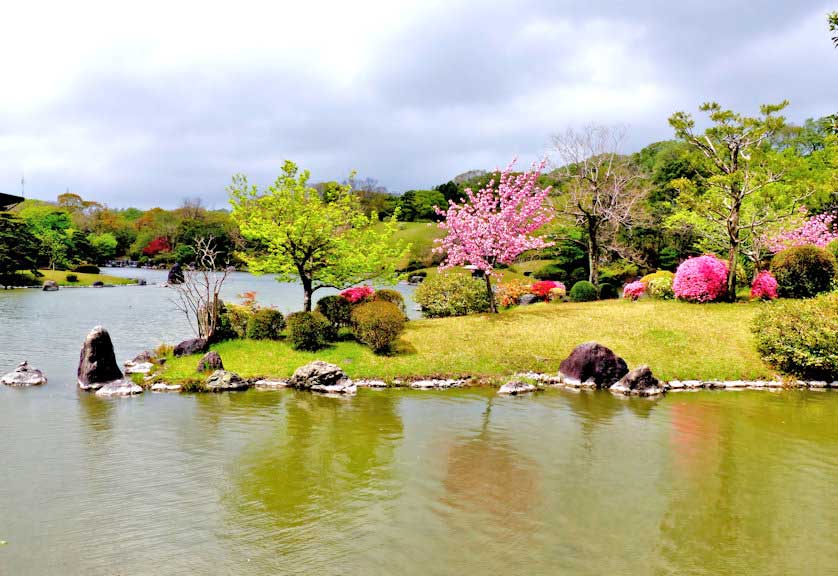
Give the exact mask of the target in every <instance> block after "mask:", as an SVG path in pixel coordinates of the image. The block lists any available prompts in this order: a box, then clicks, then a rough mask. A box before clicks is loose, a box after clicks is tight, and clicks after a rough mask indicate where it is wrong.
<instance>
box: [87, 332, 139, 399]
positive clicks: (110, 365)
mask: <svg viewBox="0 0 838 576" xmlns="http://www.w3.org/2000/svg"><path fill="white" fill-rule="evenodd" d="M76 374H77V381H78V384H79V388H81V389H82V390H99V389H100V388H102V387H104V386H106V385H109V384H113V386H111V387H110V388H109V389H110V390H111V391H112V392H113V393H116V389H117V388H119V387H120V386H122V384H123V383H124V380H123V374H122V371H121V370H120V369H119V366H118V365H117V363H116V355H115V354H114V351H113V342H111V336H110V334H108V331H107V330H105V329H104V328H103V327H102V326H96V327H95V328H94V329H93V330H91V331H90V333H89V334H88V335H87V337H86V338H85V339H84V344H83V345H82V348H81V354H80V356H79V367H78V371H77V372H76ZM132 384H133V383H132ZM129 388H130V387H129ZM138 388H139V386H138ZM140 392H142V388H140Z"/></svg>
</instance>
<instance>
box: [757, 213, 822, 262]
mask: <svg viewBox="0 0 838 576" xmlns="http://www.w3.org/2000/svg"><path fill="white" fill-rule="evenodd" d="M801 212H802V214H803V215H806V210H805V209H802V210H801ZM836 225H838V222H836V218H835V214H818V215H816V216H811V217H810V218H808V219H807V220H806V221H805V222H803V223H802V224H801V225H800V226H798V227H797V228H795V229H794V230H789V231H788V232H785V233H783V234H779V235H777V236H774V237H773V238H769V240H768V249H769V250H771V252H774V253H777V252H782V251H783V250H785V249H786V248H792V247H794V246H805V245H807V244H812V245H814V246H820V247H824V246H826V245H827V244H829V243H830V242H832V241H833V240H836V239H838V229H836Z"/></svg>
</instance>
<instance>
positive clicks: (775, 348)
mask: <svg viewBox="0 0 838 576" xmlns="http://www.w3.org/2000/svg"><path fill="white" fill-rule="evenodd" d="M752 330H753V333H754V339H755V340H756V345H757V351H758V352H759V353H760V355H761V356H762V358H763V359H764V360H765V361H766V362H767V363H768V364H770V365H772V366H774V367H775V368H776V369H778V370H780V371H782V372H785V373H787V374H794V375H795V376H798V377H801V378H807V379H813V380H827V381H834V380H838V294H826V295H823V296H819V297H817V298H813V299H810V300H778V301H775V302H772V303H770V304H766V305H764V306H763V307H761V309H760V311H759V313H758V314H757V315H756V317H755V318H754V324H753V327H752Z"/></svg>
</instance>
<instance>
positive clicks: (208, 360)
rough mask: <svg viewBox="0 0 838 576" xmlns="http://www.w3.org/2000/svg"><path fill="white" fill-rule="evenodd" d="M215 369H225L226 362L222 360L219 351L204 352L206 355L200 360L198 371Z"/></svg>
mask: <svg viewBox="0 0 838 576" xmlns="http://www.w3.org/2000/svg"><path fill="white" fill-rule="evenodd" d="M215 370H224V362H222V361H221V356H220V355H219V354H218V352H216V351H214V350H213V351H212V352H207V353H206V354H204V357H203V358H201V360H200V361H199V362H198V372H213V371H215Z"/></svg>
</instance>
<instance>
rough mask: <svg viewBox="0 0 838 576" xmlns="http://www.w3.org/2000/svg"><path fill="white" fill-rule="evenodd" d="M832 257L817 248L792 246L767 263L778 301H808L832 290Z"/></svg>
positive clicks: (833, 263) (834, 264)
mask: <svg viewBox="0 0 838 576" xmlns="http://www.w3.org/2000/svg"><path fill="white" fill-rule="evenodd" d="M835 271H836V262H835V257H834V256H833V255H832V254H831V253H830V252H829V251H828V250H826V249H824V248H819V247H817V246H812V245H806V246H795V247H793V248H789V249H787V250H783V251H782V252H780V253H779V254H777V255H775V256H774V259H773V260H772V261H771V273H772V274H774V278H776V279H777V285H778V286H777V292H778V294H779V295H780V297H782V298H811V297H812V296H816V295H818V294H820V293H822V292H826V291H828V290H829V289H830V288H832V281H833V279H834V278H835Z"/></svg>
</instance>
